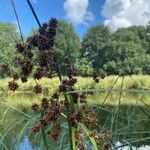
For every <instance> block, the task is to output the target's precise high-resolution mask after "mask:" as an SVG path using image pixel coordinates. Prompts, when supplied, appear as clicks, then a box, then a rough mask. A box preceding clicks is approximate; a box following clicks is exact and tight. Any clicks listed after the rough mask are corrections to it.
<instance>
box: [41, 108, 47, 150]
mask: <svg viewBox="0 0 150 150" xmlns="http://www.w3.org/2000/svg"><path fill="white" fill-rule="evenodd" d="M43 114H44V112H43V111H42V112H41V118H42V117H43ZM41 134H42V140H43V145H44V149H45V150H48V144H47V138H46V133H45V129H44V127H42V129H41Z"/></svg>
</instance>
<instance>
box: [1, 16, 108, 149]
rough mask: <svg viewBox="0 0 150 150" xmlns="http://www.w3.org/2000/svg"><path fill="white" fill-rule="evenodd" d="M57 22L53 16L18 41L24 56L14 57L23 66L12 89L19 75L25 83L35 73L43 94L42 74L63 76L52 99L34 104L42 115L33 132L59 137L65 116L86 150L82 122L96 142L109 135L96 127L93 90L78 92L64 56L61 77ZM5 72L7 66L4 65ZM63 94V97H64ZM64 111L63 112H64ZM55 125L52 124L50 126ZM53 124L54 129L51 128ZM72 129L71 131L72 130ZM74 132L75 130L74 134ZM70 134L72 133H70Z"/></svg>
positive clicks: (12, 86)
mask: <svg viewBox="0 0 150 150" xmlns="http://www.w3.org/2000/svg"><path fill="white" fill-rule="evenodd" d="M57 24H58V21H57V20H56V19H55V18H52V19H51V20H50V21H49V22H48V23H44V24H43V25H42V26H41V27H40V28H39V30H38V32H37V33H36V34H35V35H33V36H31V37H29V38H27V41H26V43H25V44H20V43H19V44H17V45H16V48H17V51H18V52H19V53H20V54H22V56H19V57H15V59H14V62H15V63H16V64H17V65H18V66H20V74H14V75H13V81H10V82H9V85H8V87H9V89H10V90H13V91H15V90H16V89H17V88H18V85H17V83H16V80H18V79H19V78H20V79H21V81H22V82H27V79H28V77H30V76H31V75H33V78H34V80H35V83H36V85H35V86H34V87H33V91H34V92H35V93H36V94H39V93H42V90H43V89H42V86H41V85H40V84H38V80H40V79H41V78H42V77H48V78H50V79H51V78H53V77H55V76H56V75H57V76H58V77H59V78H60V84H58V87H57V90H56V91H55V92H54V93H53V94H52V96H51V97H49V98H46V97H44V98H42V99H41V103H40V104H39V103H38V104H36V103H35V104H33V105H32V110H33V111H35V112H39V114H40V115H39V118H38V119H37V120H36V122H35V123H34V124H33V126H32V132H33V133H38V132H40V131H41V130H42V129H44V131H45V132H46V133H47V134H46V135H47V138H49V139H53V140H57V139H58V137H59V135H60V132H61V120H62V118H61V117H64V116H65V118H66V121H67V123H68V127H69V129H72V128H74V129H75V139H76V143H75V144H76V145H77V147H78V149H79V150H84V149H85V147H84V144H83V140H84V138H85V133H84V129H83V128H82V127H81V125H82V124H84V125H86V126H87V127H89V128H90V129H91V130H92V131H91V133H90V134H89V135H88V136H89V137H90V138H93V139H94V140H95V141H96V143H100V142H101V141H103V143H105V141H106V140H105V139H106V138H107V137H108V134H106V133H103V134H99V133H98V132H97V131H96V130H95V128H96V127H97V125H98V120H97V118H96V114H95V112H94V111H93V110H92V109H89V107H88V105H87V100H86V98H87V95H88V94H93V93H92V92H77V90H76V88H75V85H76V83H77V82H78V80H77V78H76V74H75V72H74V70H73V69H72V68H73V66H72V63H71V60H69V59H68V58H64V60H63V62H61V67H62V68H61V70H63V71H64V74H65V76H64V77H63V78H62V75H61V72H60V70H59V66H58V64H57V60H56V57H55V52H54V50H53V45H54V38H55V35H56V28H57ZM32 49H36V50H38V52H39V53H38V64H36V68H34V63H33V62H32V58H33V52H32ZM1 67H2V68H3V69H4V70H5V71H8V70H9V69H8V67H7V66H5V65H2V66H1ZM104 77H105V74H104V73H103V74H100V77H99V75H97V74H96V73H94V74H93V79H94V81H95V82H96V83H98V82H99V79H100V78H101V79H103V78H104ZM62 97H64V99H62ZM62 114H63V115H62ZM50 125H52V127H51V126H50ZM50 127H51V128H50ZM70 132H71V131H70ZM71 134H72V133H71ZM70 137H71V136H70ZM103 147H104V148H103V150H107V149H108V148H109V147H110V146H109V144H108V143H105V144H104V146H103Z"/></svg>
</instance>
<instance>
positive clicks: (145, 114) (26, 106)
mask: <svg viewBox="0 0 150 150" xmlns="http://www.w3.org/2000/svg"><path fill="white" fill-rule="evenodd" d="M41 97H42V95H39V96H35V95H34V94H8V95H7V94H6V95H3V96H1V100H2V103H1V105H0V107H1V108H0V137H1V141H0V150H43V148H42V145H40V144H41V142H40V139H41V137H40V135H33V134H32V133H31V132H30V128H31V125H32V124H33V122H34V121H35V120H34V119H33V117H34V114H33V112H32V111H31V109H30V106H31V104H32V103H34V102H39V101H40V99H41ZM106 97H107V99H106ZM87 99H88V103H89V105H90V106H91V107H92V108H93V109H94V110H95V112H96V114H97V118H98V130H99V131H100V132H104V131H106V130H109V131H111V139H112V140H113V144H114V145H115V146H116V147H118V148H116V149H117V150H128V149H131V147H132V149H133V150H135V149H136V148H137V150H150V93H145V92H144V93H122V94H121V95H120V93H111V94H109V96H108V92H104V93H101V94H94V95H93V96H89V97H88V98H87ZM104 100H105V102H104ZM102 104H103V105H102ZM28 115H29V116H31V118H30V119H29V118H28ZM66 134H67V125H66V124H65V123H63V120H62V133H61V135H60V139H59V141H58V142H53V141H52V142H51V141H50V146H51V148H50V149H54V150H55V149H56V150H69V148H68V147H69V145H68V144H67V143H66V142H65V140H66ZM87 144H88V143H87ZM121 145H124V146H123V147H120V146H121ZM121 148H122V149H121ZM113 149H115V148H113ZM87 150H92V147H89V146H88V148H87Z"/></svg>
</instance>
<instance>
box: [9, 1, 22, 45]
mask: <svg viewBox="0 0 150 150" xmlns="http://www.w3.org/2000/svg"><path fill="white" fill-rule="evenodd" d="M11 4H12V7H13V10H14V13H15V17H16V20H17V25H18V28H19V33H20V37H21V41H22V43H23V44H24V40H23V35H22V31H21V26H20V22H19V17H18V14H17V11H16V7H15V3H14V1H13V0H11Z"/></svg>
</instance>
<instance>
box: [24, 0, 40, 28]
mask: <svg viewBox="0 0 150 150" xmlns="http://www.w3.org/2000/svg"><path fill="white" fill-rule="evenodd" d="M26 1H27V3H28V5H29V7H30V9H31V11H32V14H33V16H34V18H35V20H36V22H37V24H38V26H39V27H41V23H40V21H39V19H38V17H37V14H36V13H35V10H34V8H33V6H32V4H31V2H30V0H26Z"/></svg>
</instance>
